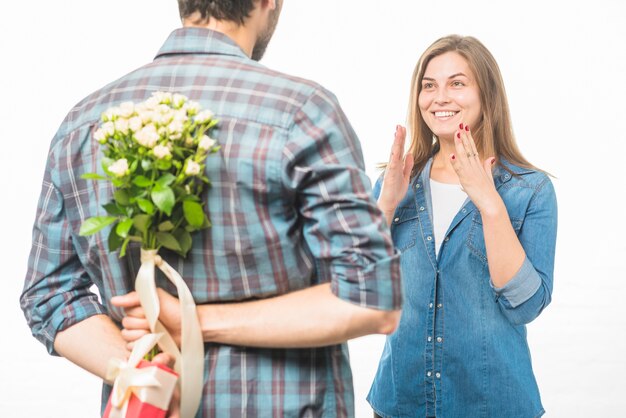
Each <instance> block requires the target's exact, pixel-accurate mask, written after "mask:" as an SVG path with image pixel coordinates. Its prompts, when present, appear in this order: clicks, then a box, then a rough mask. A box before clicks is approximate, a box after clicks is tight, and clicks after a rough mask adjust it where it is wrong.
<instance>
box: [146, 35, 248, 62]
mask: <svg viewBox="0 0 626 418" xmlns="http://www.w3.org/2000/svg"><path fill="white" fill-rule="evenodd" d="M183 54H211V55H230V56H234V57H241V58H246V59H249V57H248V56H247V55H246V53H245V52H243V50H242V49H241V48H240V47H239V45H237V44H236V43H235V41H233V40H232V39H230V38H229V37H228V36H226V35H224V34H223V33H220V32H216V31H214V30H211V29H206V28H179V29H176V30H174V31H173V32H172V33H171V34H170V36H169V37H168V38H167V40H166V41H165V43H164V44H163V46H162V47H161V49H160V50H159V52H158V53H157V55H156V57H155V59H158V58H162V57H165V56H168V55H183Z"/></svg>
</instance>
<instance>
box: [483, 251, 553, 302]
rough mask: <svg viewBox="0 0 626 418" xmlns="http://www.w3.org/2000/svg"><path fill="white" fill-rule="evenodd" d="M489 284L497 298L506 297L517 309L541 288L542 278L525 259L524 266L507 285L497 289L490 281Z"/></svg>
mask: <svg viewBox="0 0 626 418" xmlns="http://www.w3.org/2000/svg"><path fill="white" fill-rule="evenodd" d="M489 284H490V285H491V287H492V288H493V290H494V291H495V292H496V295H497V297H504V298H505V299H506V300H507V302H509V304H510V305H511V307H512V308H515V307H517V306H519V305H521V304H522V303H524V302H526V301H527V300H528V299H530V298H531V297H532V296H533V295H534V294H535V293H536V292H537V290H538V289H539V287H540V286H541V277H539V274H537V271H536V270H535V267H533V265H532V263H531V262H530V260H529V259H528V257H526V258H524V262H523V263H522V266H521V267H520V269H519V270H518V272H517V273H515V275H514V276H513V278H512V279H511V280H509V282H508V283H507V284H505V285H504V286H502V287H495V286H494V284H493V282H492V281H491V280H490V281H489Z"/></svg>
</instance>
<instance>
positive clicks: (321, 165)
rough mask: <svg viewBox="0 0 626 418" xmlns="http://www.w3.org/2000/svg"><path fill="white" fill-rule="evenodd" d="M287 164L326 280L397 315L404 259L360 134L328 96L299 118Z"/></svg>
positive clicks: (319, 94)
mask: <svg viewBox="0 0 626 418" xmlns="http://www.w3.org/2000/svg"><path fill="white" fill-rule="evenodd" d="M283 160H284V173H285V176H286V177H285V184H286V185H287V187H288V188H289V189H290V190H293V192H294V193H295V195H296V206H297V208H298V212H299V215H300V216H301V218H302V220H303V234H304V238H305V240H306V242H307V244H308V246H309V249H310V251H311V252H312V254H313V256H314V258H315V260H316V264H317V265H316V268H317V273H318V275H319V276H320V278H321V279H322V280H328V279H330V281H331V287H332V290H333V292H334V293H335V294H336V295H337V296H338V297H339V298H341V299H344V300H346V301H349V302H352V303H355V304H358V305H360V306H363V307H367V308H374V309H382V310H393V309H399V308H400V307H401V304H402V290H401V277H400V259H399V257H400V255H399V253H397V252H396V250H395V249H394V246H393V243H392V241H391V237H390V235H389V230H388V228H387V227H386V225H385V223H384V219H383V217H382V215H381V213H380V211H379V210H378V207H377V205H376V202H375V201H374V200H373V198H372V194H371V192H372V191H371V183H370V180H369V178H368V177H367V175H366V173H365V171H364V163H363V156H362V152H361V147H360V144H359V141H358V139H357V137H356V134H355V133H354V130H353V129H352V127H351V126H350V124H349V122H348V120H347V118H346V117H345V115H344V113H343V112H342V110H341V108H340V107H339V105H338V103H337V101H336V98H335V97H334V96H333V95H332V94H331V93H330V92H328V91H326V90H324V89H319V90H316V91H315V92H314V93H313V94H312V95H311V96H310V97H309V98H308V100H307V101H306V102H305V103H304V104H303V106H302V107H301V108H300V109H299V110H298V111H297V113H296V114H295V116H294V122H293V124H292V125H291V127H290V131H289V138H288V141H287V144H286V146H285V148H284V155H283Z"/></svg>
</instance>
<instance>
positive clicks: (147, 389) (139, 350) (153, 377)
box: [106, 334, 178, 418]
mask: <svg viewBox="0 0 626 418" xmlns="http://www.w3.org/2000/svg"><path fill="white" fill-rule="evenodd" d="M160 337H161V334H148V335H144V336H143V337H141V338H140V339H139V340H137V341H136V342H135V346H134V348H133V351H132V352H131V354H130V357H129V358H128V361H122V360H120V359H116V358H114V359H111V360H110V361H109V366H108V369H107V373H106V378H107V380H109V381H114V383H113V390H112V392H111V409H110V410H109V418H125V417H126V411H127V409H128V402H129V400H130V397H131V395H135V396H136V397H137V398H139V400H140V401H141V402H144V403H149V404H151V405H154V406H155V407H157V408H159V409H161V410H164V411H167V410H168V408H169V403H170V399H171V398H172V394H173V393H174V389H175V387H176V381H177V380H178V377H177V376H176V375H174V374H172V373H168V372H166V371H165V370H162V369H160V368H158V367H156V366H152V367H145V368H141V369H138V368H137V365H138V364H139V362H140V361H141V359H142V358H143V357H144V356H145V355H146V354H147V353H148V352H149V351H150V350H151V349H152V347H154V345H155V344H156V343H157V341H158V340H159V338H160Z"/></svg>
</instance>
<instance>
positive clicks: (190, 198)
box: [185, 194, 202, 202]
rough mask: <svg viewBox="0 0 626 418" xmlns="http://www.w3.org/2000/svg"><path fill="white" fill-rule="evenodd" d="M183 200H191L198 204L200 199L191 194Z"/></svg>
mask: <svg viewBox="0 0 626 418" xmlns="http://www.w3.org/2000/svg"><path fill="white" fill-rule="evenodd" d="M185 200H193V201H194V202H200V201H201V200H202V199H200V197H198V196H196V195H193V194H189V195H187V196H185Z"/></svg>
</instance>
